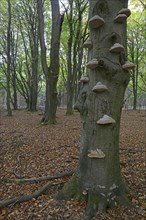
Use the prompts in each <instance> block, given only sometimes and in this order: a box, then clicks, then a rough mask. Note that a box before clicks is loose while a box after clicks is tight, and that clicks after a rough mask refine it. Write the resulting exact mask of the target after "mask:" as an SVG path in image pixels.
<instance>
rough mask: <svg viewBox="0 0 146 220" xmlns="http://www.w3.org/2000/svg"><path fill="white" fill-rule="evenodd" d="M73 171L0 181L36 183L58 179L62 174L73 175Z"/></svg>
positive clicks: (2, 180)
mask: <svg viewBox="0 0 146 220" xmlns="http://www.w3.org/2000/svg"><path fill="white" fill-rule="evenodd" d="M73 173H74V171H70V172H64V173H58V174H56V175H55V176H41V177H36V178H23V179H1V180H0V181H1V182H9V183H13V182H15V183H16V184H24V183H38V182H40V181H45V180H54V179H58V178H61V177H64V176H71V175H73Z"/></svg>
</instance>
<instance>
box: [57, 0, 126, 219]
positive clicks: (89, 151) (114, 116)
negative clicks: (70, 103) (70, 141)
mask: <svg viewBox="0 0 146 220" xmlns="http://www.w3.org/2000/svg"><path fill="white" fill-rule="evenodd" d="M127 3H128V1H127V0H123V1H114V0H108V1H105V0H97V1H90V9H89V10H90V13H89V18H93V17H94V16H95V15H98V16H100V18H98V19H97V20H96V22H97V23H98V24H99V23H100V25H101V23H102V25H101V26H98V27H97V28H95V27H93V23H94V22H90V20H89V26H90V39H91V42H92V45H93V47H92V49H90V50H89V54H88V59H89V60H88V61H92V59H97V60H96V61H97V62H95V61H94V63H92V65H89V63H88V65H87V67H88V77H89V82H82V88H81V92H80V94H79V96H78V101H77V103H76V105H75V108H76V109H78V110H79V112H80V114H81V119H82V132H81V141H80V159H79V165H78V168H77V172H76V175H75V176H73V177H72V179H71V180H70V182H69V183H68V184H67V185H65V186H64V188H63V190H62V191H61V192H60V193H59V194H58V196H57V197H58V198H67V199H68V198H70V197H71V196H75V197H76V196H77V197H78V196H79V194H80V195H81V194H82V192H83V194H86V195H85V197H86V198H85V199H86V200H87V207H86V212H85V219H90V218H92V217H93V216H94V215H95V213H96V211H97V210H98V211H100V212H104V211H105V210H106V208H107V207H115V206H117V204H118V203H119V204H128V201H127V199H126V198H125V194H126V187H125V184H124V183H123V180H122V177H121V172H120V161H119V129H120V118H121V111H122V106H123V100H124V93H125V89H126V87H127V85H128V82H129V78H130V74H129V72H128V71H127V69H124V68H123V64H125V63H126V46H127V45H126V21H124V22H123V21H122V23H119V22H118V21H117V20H114V19H115V17H116V16H117V14H118V12H119V11H120V10H121V9H122V8H127ZM125 11H127V10H125ZM125 11H124V13H125ZM126 13H127V12H126ZM128 13H130V12H129V11H128ZM102 19H104V21H103V20H102ZM94 24H95V23H94ZM115 43H119V44H120V45H117V44H115ZM122 45H123V47H124V48H125V49H124V50H123V47H122ZM115 48H116V49H115ZM95 63H96V66H95ZM95 86H96V87H95ZM71 191H72V192H71Z"/></svg>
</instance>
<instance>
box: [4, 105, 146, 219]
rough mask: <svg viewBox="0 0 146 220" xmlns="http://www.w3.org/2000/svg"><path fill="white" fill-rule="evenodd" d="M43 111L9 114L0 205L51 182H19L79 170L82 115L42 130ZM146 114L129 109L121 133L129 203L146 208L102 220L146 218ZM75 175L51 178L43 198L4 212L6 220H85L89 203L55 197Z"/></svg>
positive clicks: (60, 116) (60, 117)
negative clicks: (77, 167)
mask: <svg viewBox="0 0 146 220" xmlns="http://www.w3.org/2000/svg"><path fill="white" fill-rule="evenodd" d="M41 113H42V112H40V111H38V112H35V113H31V112H28V111H26V110H18V111H14V112H13V116H12V117H8V116H6V112H3V115H2V116H1V117H0V204H1V201H2V200H4V199H8V198H12V197H16V196H20V195H21V196H23V194H31V193H33V192H34V191H36V190H38V189H39V188H41V187H42V186H44V185H45V184H46V183H47V182H48V180H44V181H40V182H38V183H30V182H26V183H21V184H18V182H17V181H18V180H19V179H20V180H21V179H22V180H23V179H24V178H25V179H26V178H36V177H41V176H48V175H49V176H54V175H56V174H58V173H64V172H70V171H74V170H75V169H76V166H77V163H78V158H79V141H80V140H79V139H80V116H79V114H78V113H77V112H75V113H74V115H73V116H66V115H65V110H64V109H59V110H58V113H57V124H56V125H51V126H42V125H41V124H40V120H41V118H42V114H41ZM145 158H146V111H142V110H141V111H131V110H129V111H123V113H122V121H121V131H120V161H121V170H122V174H123V176H124V177H125V179H126V181H127V183H128V185H129V187H130V189H131V193H130V194H129V200H130V201H131V202H132V203H133V204H135V205H137V206H139V207H140V209H139V210H138V211H137V210H136V209H134V208H126V207H117V208H114V209H108V211H107V213H106V214H97V215H96V217H95V218H94V219H96V220H108V219H111V220H144V219H145V218H146V161H145ZM69 178H70V177H62V178H58V179H57V178H56V179H54V180H50V183H52V185H50V187H49V188H48V189H47V191H46V192H45V194H43V195H41V196H39V197H38V198H32V199H31V200H29V201H27V202H24V203H20V204H16V202H15V203H12V204H11V205H10V206H9V207H5V208H2V209H1V210H0V220H49V219H52V220H53V219H54V220H68V219H69V220H83V213H84V210H85V205H86V204H85V203H84V202H77V201H75V200H74V199H71V200H70V201H67V202H66V201H61V202H60V201H59V202H58V201H55V200H54V195H55V194H56V193H57V192H58V191H59V190H60V189H61V188H62V186H63V184H64V182H66V181H67V180H68V179H69Z"/></svg>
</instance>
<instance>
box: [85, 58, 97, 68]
mask: <svg viewBox="0 0 146 220" xmlns="http://www.w3.org/2000/svg"><path fill="white" fill-rule="evenodd" d="M86 66H87V68H89V69H95V68H96V67H97V66H98V60H97V59H92V60H90V61H89V62H88V63H87V65H86Z"/></svg>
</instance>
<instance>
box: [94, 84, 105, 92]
mask: <svg viewBox="0 0 146 220" xmlns="http://www.w3.org/2000/svg"><path fill="white" fill-rule="evenodd" d="M106 90H107V87H106V86H105V85H103V84H102V83H101V82H98V83H97V84H96V85H95V86H94V87H93V89H92V91H93V92H104V91H106Z"/></svg>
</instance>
